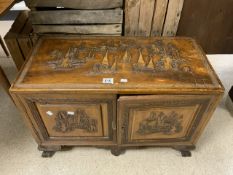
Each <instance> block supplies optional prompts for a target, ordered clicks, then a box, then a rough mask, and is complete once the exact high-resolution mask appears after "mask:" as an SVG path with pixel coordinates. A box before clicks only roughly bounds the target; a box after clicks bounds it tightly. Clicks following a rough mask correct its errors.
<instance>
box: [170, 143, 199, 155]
mask: <svg viewBox="0 0 233 175" xmlns="http://www.w3.org/2000/svg"><path fill="white" fill-rule="evenodd" d="M173 148H174V149H175V150H177V151H180V153H181V155H182V157H191V156H192V154H191V150H194V149H195V148H196V147H195V145H189V146H175V147H173Z"/></svg>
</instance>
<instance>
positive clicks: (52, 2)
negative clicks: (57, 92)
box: [25, 0, 123, 9]
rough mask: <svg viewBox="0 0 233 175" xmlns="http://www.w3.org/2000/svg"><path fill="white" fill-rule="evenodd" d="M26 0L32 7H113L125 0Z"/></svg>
mask: <svg viewBox="0 0 233 175" xmlns="http://www.w3.org/2000/svg"><path fill="white" fill-rule="evenodd" d="M25 2H26V5H27V6H28V7H31V8H35V7H64V8H71V9H112V8H119V7H122V5H123V0H49V1H48V0H25Z"/></svg>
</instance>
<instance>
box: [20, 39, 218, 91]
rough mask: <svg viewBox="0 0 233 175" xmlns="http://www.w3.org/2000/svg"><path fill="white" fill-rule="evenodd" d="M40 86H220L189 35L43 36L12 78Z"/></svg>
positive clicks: (141, 88)
mask: <svg viewBox="0 0 233 175" xmlns="http://www.w3.org/2000/svg"><path fill="white" fill-rule="evenodd" d="M16 85H17V86H18V87H27V88H39V89H44V88H45V89H47V88H48V89H51V88H54V87H56V89H59V88H61V89H89V90H90V89H95V90H96V89H110V90H111V91H117V92H120V91H124V90H126V89H128V90H129V89H140V90H142V91H143V90H147V91H148V90H150V89H152V90H154V89H160V90H163V89H177V88H178V89H180V88H182V89H218V90H219V89H222V86H221V83H220V81H219V80H218V78H217V77H216V75H215V73H214V71H213V69H212V68H211V66H210V65H209V63H208V61H207V59H206V57H205V55H204V54H203V52H202V51H201V49H200V48H199V47H198V46H197V44H196V43H195V41H194V40H192V39H190V38H141V37H93V38H85V37H76V38H69V37H56V38H54V37H53V38H52V37H43V38H41V39H40V41H39V43H38V45H37V47H36V48H35V49H34V52H33V54H32V56H31V58H30V59H29V60H28V62H27V64H26V66H25V67H24V69H23V71H22V72H21V75H20V76H19V78H18V81H17V82H16Z"/></svg>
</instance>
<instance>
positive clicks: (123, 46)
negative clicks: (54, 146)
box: [48, 40, 206, 83]
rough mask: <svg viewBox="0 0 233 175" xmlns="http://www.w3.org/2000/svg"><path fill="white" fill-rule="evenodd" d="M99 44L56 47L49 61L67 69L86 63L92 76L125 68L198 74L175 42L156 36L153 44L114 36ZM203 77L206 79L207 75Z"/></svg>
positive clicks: (79, 66) (57, 67) (51, 65)
mask: <svg viewBox="0 0 233 175" xmlns="http://www.w3.org/2000/svg"><path fill="white" fill-rule="evenodd" d="M96 45H97V44H95V45H93V46H92V45H91V44H89V45H88V44H87V43H85V42H83V43H82V42H80V44H79V45H75V46H72V47H70V48H69V49H68V50H67V51H66V53H64V52H62V51H61V50H59V49H57V50H53V51H52V52H50V53H49V54H50V57H51V61H49V62H48V64H49V66H50V67H51V68H53V69H55V70H63V71H69V70H74V69H81V68H83V70H84V68H85V67H86V68H85V71H84V72H85V75H90V76H91V75H106V74H111V75H114V74H119V73H124V72H128V73H129V72H131V73H135V74H140V73H146V74H149V75H152V76H154V75H158V74H160V75H162V76H166V75H167V76H168V75H169V74H167V73H169V72H170V73H171V74H174V73H177V75H179V74H180V73H183V74H186V75H190V77H192V78H193V77H194V76H195V72H194V71H195V69H194V68H193V67H192V65H191V64H190V61H189V60H188V59H186V58H184V57H183V56H182V54H181V51H180V50H179V49H178V48H177V47H176V45H175V44H173V43H172V42H170V43H169V42H166V43H165V42H164V41H163V40H154V41H153V42H151V44H145V45H139V44H138V43H137V42H134V41H133V40H132V41H131V40H123V41H119V42H116V41H115V40H114V41H113V40H110V41H105V42H101V43H100V44H99V46H98V47H96ZM164 72H166V74H164ZM180 77H182V76H180ZM186 77H187V76H186ZM176 78H177V77H176ZM178 78H179V77H178ZM194 81H196V80H195V77H194ZM202 81H204V83H206V80H205V79H203V80H202ZM201 83H203V82H201Z"/></svg>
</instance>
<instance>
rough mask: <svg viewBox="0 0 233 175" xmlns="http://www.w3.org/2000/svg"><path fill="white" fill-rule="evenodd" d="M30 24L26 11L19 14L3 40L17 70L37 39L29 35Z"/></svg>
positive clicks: (30, 31)
mask: <svg viewBox="0 0 233 175" xmlns="http://www.w3.org/2000/svg"><path fill="white" fill-rule="evenodd" d="M31 33H32V24H31V22H30V21H29V20H28V11H23V12H20V13H19V15H18V16H17V18H16V19H15V21H14V23H13V25H12V26H11V29H10V30H9V32H8V33H7V34H6V35H5V37H4V40H5V42H6V45H7V47H8V49H9V52H10V54H11V56H12V58H13V61H14V63H15V65H16V67H17V68H18V69H20V68H21V66H22V64H23V63H24V60H26V58H27V57H28V55H29V54H30V52H31V51H32V47H33V45H34V44H35V43H36V41H37V39H36V38H37V37H36V36H34V35H31Z"/></svg>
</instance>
